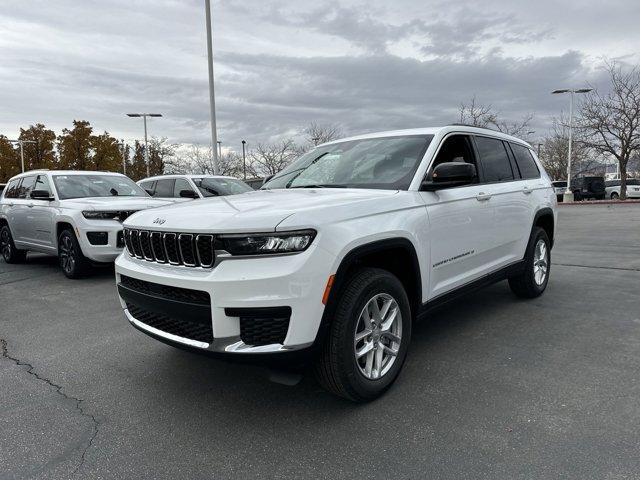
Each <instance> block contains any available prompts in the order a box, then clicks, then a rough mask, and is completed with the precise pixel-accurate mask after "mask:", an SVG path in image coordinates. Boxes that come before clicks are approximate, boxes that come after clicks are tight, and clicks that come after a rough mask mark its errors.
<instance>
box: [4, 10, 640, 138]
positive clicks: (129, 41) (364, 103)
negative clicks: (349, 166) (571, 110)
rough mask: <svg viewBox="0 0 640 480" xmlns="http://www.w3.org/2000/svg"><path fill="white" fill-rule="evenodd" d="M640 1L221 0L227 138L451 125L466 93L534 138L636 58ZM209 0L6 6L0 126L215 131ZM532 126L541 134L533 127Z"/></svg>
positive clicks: (222, 134) (218, 54)
mask: <svg viewBox="0 0 640 480" xmlns="http://www.w3.org/2000/svg"><path fill="white" fill-rule="evenodd" d="M639 18H640V1H638V0H608V1H607V2H603V1H600V0H580V1H577V0H565V1H563V2H557V1H546V0H542V1H540V0H538V1H531V0H527V1H524V0H522V1H520V0H509V1H498V0H484V1H482V2H478V1H477V0H474V1H466V0H457V1H455V2H450V1H449V2H446V1H429V0H394V1H393V2H389V1H383V0H369V1H339V2H338V1H324V0H313V1H310V0H309V1H307V0H297V1H271V0H218V1H214V2H213V24H214V61H215V74H216V101H217V106H218V111H217V114H218V130H219V138H220V139H221V140H222V141H223V143H224V145H228V146H237V147H239V145H240V140H241V139H243V138H244V139H246V140H247V142H248V143H249V144H251V143H255V142H257V141H271V140H276V139H279V138H282V137H286V136H294V135H296V134H298V133H299V132H300V131H301V130H302V129H303V128H304V126H305V125H306V124H308V123H309V122H311V121H317V122H321V123H327V122H330V123H338V124H340V125H342V127H343V129H344V130H345V132H347V133H349V134H357V133H363V132H370V131H377V130H388V129H395V128H411V127H420V126H433V125H439V124H443V123H448V122H452V121H456V120H457V109H458V105H459V104H460V102H462V101H467V100H469V99H470V98H471V97H472V96H473V95H475V96H476V97H477V100H478V101H479V102H482V103H487V104H492V105H493V106H494V107H495V109H496V110H498V111H499V112H500V113H501V114H502V117H504V118H505V119H506V120H517V119H519V118H520V117H522V116H524V115H525V114H526V113H528V112H531V113H533V114H534V115H535V120H534V126H533V129H535V130H536V131H537V132H538V133H537V134H536V135H538V134H541V133H542V132H543V131H544V130H545V128H547V126H548V124H549V120H550V117H551V116H552V115H555V114H557V113H558V112H559V111H560V110H561V109H562V108H566V102H567V99H566V98H563V97H559V96H552V95H550V94H549V92H550V91H551V90H552V89H554V88H560V87H568V86H576V87H580V86H582V85H583V84H585V83H587V82H590V83H592V84H595V85H599V84H602V79H603V75H602V69H601V67H602V62H603V59H605V58H609V59H617V60H620V61H623V62H628V63H638V61H639V58H640V54H639V51H640V28H638V23H637V22H638V19H639ZM205 38H206V33H205V21H204V0H174V1H169V0H100V1H89V0H83V1H78V0H28V1H26V0H25V1H4V2H2V8H0V52H1V53H0V112H1V114H0V133H3V134H5V135H8V136H10V137H14V136H15V135H16V134H17V132H18V128H19V127H27V126H28V125H30V124H33V123H36V122H41V123H44V124H46V125H47V126H48V127H50V128H53V129H54V130H55V131H56V133H60V130H61V129H62V128H64V127H68V126H70V125H71V122H72V120H74V119H83V120H89V121H90V122H91V123H92V124H93V125H94V127H95V129H96V130H99V131H102V130H107V131H109V132H110V133H112V134H113V135H115V136H117V137H118V138H120V137H124V138H126V139H127V140H132V139H134V138H137V137H139V136H141V135H142V124H141V120H136V119H129V118H127V117H125V116H124V114H125V113H126V112H131V111H147V112H149V111H151V112H160V113H162V114H163V115H164V116H165V118H162V119H157V120H153V122H152V123H151V124H150V133H151V134H154V135H158V136H166V137H169V139H170V140H171V141H173V142H180V143H182V142H185V143H192V142H193V143H201V144H206V143H208V142H209V141H210V134H209V123H208V121H209V103H208V90H207V88H208V84H207V62H206V42H205ZM534 137H535V135H534Z"/></svg>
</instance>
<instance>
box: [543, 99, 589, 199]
mask: <svg viewBox="0 0 640 480" xmlns="http://www.w3.org/2000/svg"><path fill="white" fill-rule="evenodd" d="M591 90H593V89H592V88H578V89H573V88H561V89H559V90H554V91H553V92H551V93H552V94H558V93H568V94H569V148H568V153H567V189H566V190H565V192H564V195H563V196H562V201H563V202H573V192H572V191H571V147H572V143H573V94H574V93H589V92H590V91H591Z"/></svg>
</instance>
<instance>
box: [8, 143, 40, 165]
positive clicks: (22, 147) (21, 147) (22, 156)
mask: <svg viewBox="0 0 640 480" xmlns="http://www.w3.org/2000/svg"><path fill="white" fill-rule="evenodd" d="M9 141H10V142H11V143H17V144H18V145H20V165H21V167H22V173H24V146H23V145H24V144H25V143H38V142H36V141H35V140H20V139H18V140H9Z"/></svg>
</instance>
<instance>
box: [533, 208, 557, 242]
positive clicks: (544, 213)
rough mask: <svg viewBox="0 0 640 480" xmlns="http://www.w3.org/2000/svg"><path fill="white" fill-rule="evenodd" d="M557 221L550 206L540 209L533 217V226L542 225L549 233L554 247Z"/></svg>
mask: <svg viewBox="0 0 640 480" xmlns="http://www.w3.org/2000/svg"><path fill="white" fill-rule="evenodd" d="M555 223H556V222H555V215H554V214H553V210H552V209H551V208H549V207H544V208H541V209H540V210H538V211H537V212H536V214H535V216H534V218H533V226H534V227H540V228H542V229H543V230H544V231H545V232H546V233H547V236H548V237H549V241H550V242H551V247H552V248H553V241H554V235H555V227H556V225H555Z"/></svg>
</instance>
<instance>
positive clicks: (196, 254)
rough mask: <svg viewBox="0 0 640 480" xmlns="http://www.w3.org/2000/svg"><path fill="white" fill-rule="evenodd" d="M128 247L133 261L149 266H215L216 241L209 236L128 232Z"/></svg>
mask: <svg viewBox="0 0 640 480" xmlns="http://www.w3.org/2000/svg"><path fill="white" fill-rule="evenodd" d="M124 243H125V245H126V247H127V252H128V253H129V255H131V256H132V257H136V258H139V259H144V260H147V261H149V262H157V263H169V264H171V265H185V266H187V267H203V268H211V267H213V264H214V263H215V259H216V255H215V247H214V237H213V235H211V234H208V233H200V234H194V233H172V232H154V231H149V230H140V229H137V228H125V229H124Z"/></svg>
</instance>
